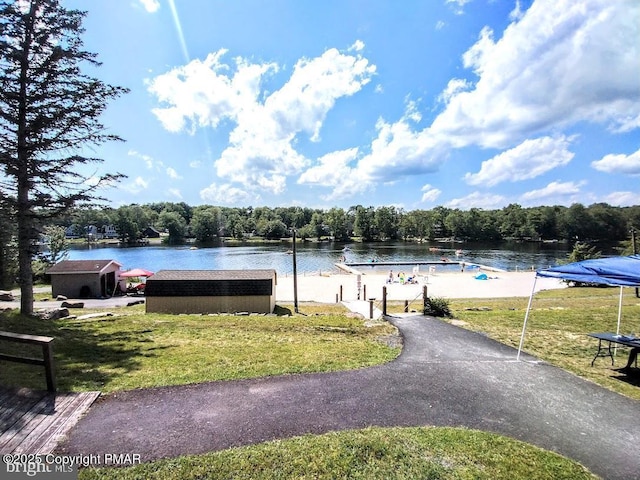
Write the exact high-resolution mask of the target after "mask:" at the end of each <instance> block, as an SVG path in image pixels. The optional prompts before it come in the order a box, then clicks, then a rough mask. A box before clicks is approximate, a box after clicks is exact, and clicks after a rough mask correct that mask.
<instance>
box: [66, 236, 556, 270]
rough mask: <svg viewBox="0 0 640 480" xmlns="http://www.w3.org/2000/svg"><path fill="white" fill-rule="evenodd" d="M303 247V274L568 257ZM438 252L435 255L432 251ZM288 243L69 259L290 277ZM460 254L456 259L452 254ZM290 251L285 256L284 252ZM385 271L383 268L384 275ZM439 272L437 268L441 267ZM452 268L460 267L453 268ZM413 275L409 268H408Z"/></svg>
mask: <svg viewBox="0 0 640 480" xmlns="http://www.w3.org/2000/svg"><path fill="white" fill-rule="evenodd" d="M346 247H347V249H345V244H342V243H333V242H323V243H311V242H307V243H303V244H298V246H297V247H296V259H297V260H296V264H297V271H298V273H299V274H302V275H310V274H317V273H320V272H330V273H337V272H338V269H337V268H336V267H335V264H336V263H338V262H340V261H341V259H342V257H343V256H344V258H345V260H346V262H347V263H349V262H367V263H371V266H370V267H359V268H360V269H362V270H363V271H365V272H366V269H368V268H380V267H379V266H378V267H375V264H374V263H373V262H429V261H439V260H440V259H441V258H443V257H447V258H449V259H450V260H452V261H464V262H465V263H467V264H480V265H486V266H488V267H494V268H499V269H502V270H508V271H517V270H531V269H532V268H535V269H540V268H546V267H549V266H553V265H556V264H557V263H558V261H559V260H560V261H563V260H565V259H566V258H567V254H568V251H567V246H566V245H563V244H537V243H522V244H520V243H509V244H504V245H501V246H495V245H494V246H488V245H482V244H477V245H474V244H438V245H436V244H430V245H427V244H420V243H408V242H407V243H405V242H388V243H371V244H362V243H350V244H348V245H347V246H346ZM430 247H431V248H436V247H437V248H438V249H439V250H438V251H430ZM290 249H291V243H290V242H282V243H276V244H274V243H269V244H259V245H255V244H245V245H241V246H223V247H211V248H202V247H200V248H197V249H192V248H190V247H189V246H178V247H176V246H153V245H152V246H145V247H129V248H121V247H117V246H91V247H88V246H83V247H79V246H74V247H72V249H71V250H70V251H69V259H70V260H99V259H100V260H104V259H107V260H108V259H113V260H116V261H117V262H119V263H121V264H122V268H123V269H130V268H145V269H147V270H151V271H153V272H157V271H158V270H198V269H202V270H242V269H265V268H266V269H275V270H276V271H277V272H278V274H279V275H291V274H292V272H293V258H292V255H291V254H290ZM457 249H462V250H463V254H462V256H460V257H457V256H456V250H457ZM288 252H289V253H288ZM388 268H389V267H384V269H385V270H387V269H388ZM439 268H441V267H439ZM451 268H452V269H458V268H459V267H457V266H454V265H452V266H451ZM406 269H407V270H409V271H410V270H411V267H406Z"/></svg>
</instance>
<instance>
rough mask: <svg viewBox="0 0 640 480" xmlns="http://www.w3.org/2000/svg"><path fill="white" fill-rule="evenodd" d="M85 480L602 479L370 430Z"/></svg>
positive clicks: (462, 445) (523, 451)
mask: <svg viewBox="0 0 640 480" xmlns="http://www.w3.org/2000/svg"><path fill="white" fill-rule="evenodd" d="M80 478H81V479H82V480H92V479H96V480H97V479H114V480H115V479H118V480H129V479H131V480H133V479H136V480H137V479H143V478H144V479H162V480H173V479H231V478H233V479H238V480H239V479H252V480H254V479H255V480H259V479H294V478H295V479H343V478H350V479H364V480H376V479H379V480H390V479H409V480H413V479H442V480H447V479H451V480H453V479H470V480H471V479H474V480H482V479H486V480H501V479H505V480H518V479H527V480H528V479H533V478H535V479H536V480H545V479H548V480H562V479H566V480H581V479H594V478H597V477H595V476H593V475H591V474H590V473H589V472H588V471H587V470H586V469H585V468H584V467H583V466H581V465H580V464H578V463H576V462H573V461H571V460H568V459H566V458H564V457H561V456H560V455H557V454H555V453H552V452H549V451H546V450H542V449H539V448H537V447H534V446H532V445H529V444H526V443H523V442H519V441H516V440H513V439H509V438H506V437H502V436H500V435H495V434H492V433H487V432H480V431H477V430H467V429H461V428H367V429H364V430H355V431H345V432H332V433H327V434H324V435H307V436H303V437H296V438H292V439H286V440H278V441H273V442H265V443H261V444H258V445H252V446H248V447H240V448H231V449H228V450H223V451H220V452H212V453H208V454H204V455H195V456H185V457H180V458H175V459H168V460H160V461H156V462H152V463H148V464H142V465H138V466H135V467H128V468H122V469H117V468H100V469H95V468H90V469H84V470H81V472H80Z"/></svg>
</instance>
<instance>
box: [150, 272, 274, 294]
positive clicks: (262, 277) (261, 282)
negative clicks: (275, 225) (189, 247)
mask: <svg viewBox="0 0 640 480" xmlns="http://www.w3.org/2000/svg"><path fill="white" fill-rule="evenodd" d="M275 282H276V271H275V270H160V271H159V272H158V273H156V274H155V275H153V276H152V277H150V278H149V279H148V280H147V284H146V287H145V295H146V296H147V297H199V296H214V297H216V296H218V297H219V296H254V295H269V296H270V295H273V293H274V285H275Z"/></svg>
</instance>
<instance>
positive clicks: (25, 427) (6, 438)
mask: <svg viewBox="0 0 640 480" xmlns="http://www.w3.org/2000/svg"><path fill="white" fill-rule="evenodd" d="M48 402H49V400H48V399H47V395H45V396H44V397H43V398H41V399H40V401H38V402H37V403H36V404H35V405H33V406H32V407H31V408H30V409H29V410H27V411H21V410H17V411H16V414H20V415H19V417H18V418H17V419H16V421H15V422H14V423H13V425H12V426H11V428H10V429H8V430H7V431H5V432H3V434H2V439H3V441H2V442H0V450H2V452H4V453H11V452H12V451H13V448H14V445H15V443H16V441H19V440H16V439H20V438H22V437H24V436H25V435H27V434H28V433H29V432H30V431H31V430H32V429H33V423H32V420H33V419H34V417H35V413H34V411H35V412H37V411H40V410H42V409H43V408H45V407H46V405H47V403H48ZM16 427H19V428H16Z"/></svg>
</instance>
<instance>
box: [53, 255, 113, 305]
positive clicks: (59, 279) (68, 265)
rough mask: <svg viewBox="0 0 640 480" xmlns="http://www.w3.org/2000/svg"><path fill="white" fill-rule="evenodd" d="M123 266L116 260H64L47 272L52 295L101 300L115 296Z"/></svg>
mask: <svg viewBox="0 0 640 480" xmlns="http://www.w3.org/2000/svg"><path fill="white" fill-rule="evenodd" d="M121 266H122V265H121V264H120V263H118V262H116V261H115V260H63V261H61V262H58V263H56V264H55V265H54V266H53V267H51V268H50V269H49V270H47V272H46V273H47V274H48V275H50V276H51V295H52V296H53V297H57V296H58V295H64V296H65V297H67V298H100V297H110V296H112V295H113V293H114V291H115V288H116V282H117V280H118V274H119V272H120V267H121Z"/></svg>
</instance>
